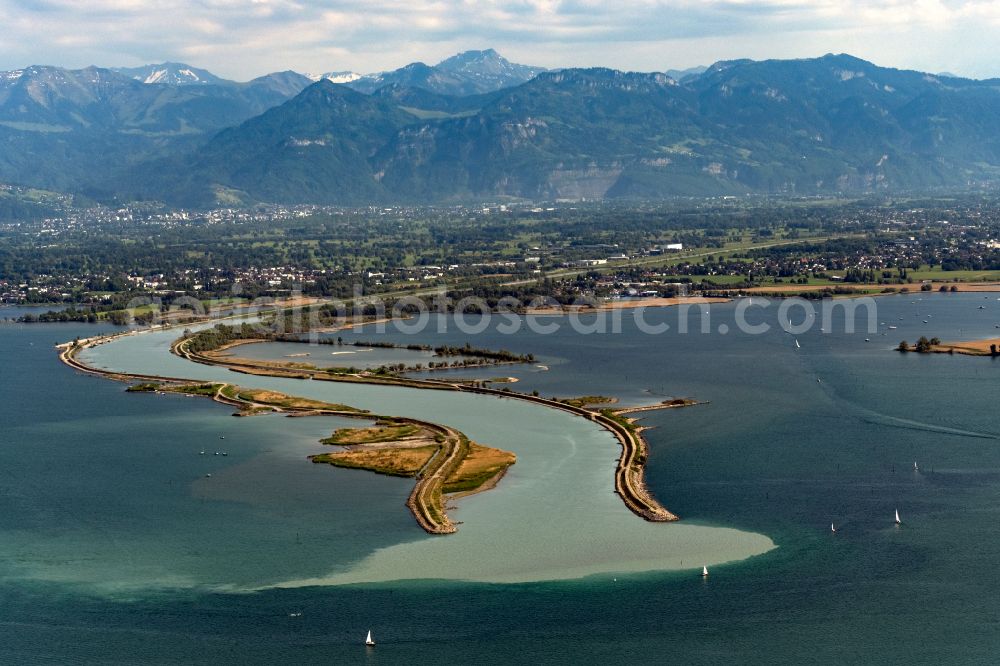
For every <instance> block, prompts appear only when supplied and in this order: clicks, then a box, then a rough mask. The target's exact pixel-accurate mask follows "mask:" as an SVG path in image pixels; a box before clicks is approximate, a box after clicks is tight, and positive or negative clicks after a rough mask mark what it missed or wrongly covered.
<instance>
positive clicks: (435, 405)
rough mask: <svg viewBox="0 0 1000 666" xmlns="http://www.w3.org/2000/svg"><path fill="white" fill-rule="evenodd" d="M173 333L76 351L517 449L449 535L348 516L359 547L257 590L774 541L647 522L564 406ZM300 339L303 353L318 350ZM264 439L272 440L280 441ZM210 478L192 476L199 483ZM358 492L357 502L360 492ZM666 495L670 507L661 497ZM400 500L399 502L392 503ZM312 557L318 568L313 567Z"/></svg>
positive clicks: (570, 569) (343, 509)
mask: <svg viewBox="0 0 1000 666" xmlns="http://www.w3.org/2000/svg"><path fill="white" fill-rule="evenodd" d="M176 336H177V332H176V331H157V332H150V333H143V334H141V335H134V336H125V337H122V338H119V339H117V340H115V341H113V342H110V343H107V344H104V345H101V346H98V347H95V348H92V349H88V350H85V351H84V352H82V353H81V360H83V361H85V362H87V363H89V364H92V365H93V366H94V367H100V368H104V369H109V370H114V371H118V372H128V373H133V374H146V375H165V376H174V377H185V378H190V379H196V380H199V381H225V382H233V381H234V379H235V380H236V381H239V382H241V383H244V384H247V385H248V386H249V385H252V386H253V387H256V388H263V389H267V390H273V391H279V392H283V393H286V394H289V395H297V396H302V397H308V398H313V399H317V400H324V401H329V402H339V403H342V404H349V405H351V406H355V407H359V408H362V409H369V410H371V411H376V410H377V412H378V413H383V414H386V413H387V414H392V415H394V416H408V417H412V418H420V419H426V420H429V421H434V422H437V423H443V424H446V425H449V426H451V427H455V428H458V429H460V430H462V431H463V432H465V433H466V434H467V435H468V436H469V437H470V438H472V439H473V440H475V441H478V442H482V443H484V444H487V445H490V446H496V447H499V448H503V449H505V450H509V451H512V452H513V453H515V454H516V455H517V458H518V463H517V464H516V465H514V466H513V467H512V468H510V470H509V471H508V473H507V475H506V476H505V477H504V479H503V480H502V482H501V483H500V484H499V485H498V487H497V488H495V489H493V490H490V491H488V492H486V493H483V494H482V495H478V496H474V497H467V498H462V499H460V500H457V501H455V502H454V503H453V504H454V506H453V508H452V509H451V511H450V513H451V514H452V515H453V517H454V519H455V520H456V521H460V522H461V528H460V530H459V533H458V534H455V535H451V536H448V537H444V538H442V537H423V538H419V537H418V538H412V534H411V535H407V538H405V539H403V540H402V541H401V542H398V543H390V544H386V543H385V539H384V538H378V537H377V536H376V535H375V534H374V533H376V532H378V531H379V529H380V528H379V526H378V525H377V524H372V525H370V526H365V525H357V526H355V527H354V529H355V533H356V545H361V546H362V548H361V549H362V550H363V549H364V544H366V543H369V544H370V546H368V551H369V552H368V554H367V555H365V556H364V557H361V558H359V559H356V560H354V561H353V562H351V563H344V562H330V564H329V568H328V569H327V571H325V572H322V573H320V574H319V575H317V574H316V573H307V572H296V571H294V569H290V570H288V571H286V572H285V575H283V576H274V577H271V578H270V579H269V580H267V581H266V582H263V585H261V584H256V585H252V586H250V587H252V588H254V589H256V588H260V587H267V586H307V585H333V584H346V583H359V582H365V583H373V582H385V581H391V580H400V579H436V580H456V581H475V582H487V583H513V582H529V581H545V580H566V579H573V578H581V577H586V576H592V575H600V574H619V573H628V572H649V571H670V570H683V569H691V570H695V569H698V570H700V568H701V567H702V566H703V565H706V564H708V565H715V564H720V563H724V562H731V561H737V560H742V559H746V558H748V557H753V556H755V555H760V554H762V553H765V552H767V551H769V550H771V549H772V548H774V547H775V546H774V543H773V542H772V541H771V540H770V539H768V538H767V537H765V536H763V535H760V534H754V533H751V532H744V531H740V530H736V529H731V528H725V527H713V526H706V525H694V524H685V523H684V522H681V523H678V524H671V525H664V524H656V523H649V522H646V521H644V520H642V519H641V518H639V517H637V516H635V515H633V514H631V513H630V512H629V511H628V510H627V509H626V508H625V507H624V506H623V504H622V502H621V500H620V499H619V498H618V497H617V496H616V495H615V493H614V492H613V488H614V486H613V481H614V479H613V475H614V467H615V460H616V458H617V456H618V454H619V444H618V442H617V441H616V440H615V439H614V437H613V436H611V434H610V433H608V432H606V431H604V430H602V429H600V428H598V427H596V426H595V425H594V424H592V423H589V422H587V421H586V420H584V419H581V418H578V417H575V416H573V415H570V414H567V413H563V412H560V411H558V410H553V409H550V408H546V407H544V406H540V405H535V404H527V403H523V402H520V401H517V400H512V399H506V398H497V397H493V396H479V395H469V394H453V393H446V392H440V391H420V390H414V389H406V388H399V387H387V386H368V385H346V384H338V383H335V382H319V381H308V380H307V381H302V380H296V379H287V378H277V377H263V376H254V377H245V376H242V375H234V373H232V372H229V371H227V370H225V369H223V368H217V367H210V366H204V365H198V364H194V363H190V362H187V361H185V360H183V359H180V358H178V357H175V356H172V355H170V354H169V345H170V343H171V341H172V340H173V339H175V338H176ZM297 348H302V349H306V350H307V351H309V352H310V353H311V350H314V349H316V347H315V346H312V347H310V346H306V345H301V346H299V347H297ZM319 348H320V349H322V350H325V349H327V347H326V346H319ZM123 399H128V398H127V397H126V398H123ZM220 409H222V408H220ZM269 418H270V417H269ZM273 446H274V448H275V449H280V448H281V447H282V443H281V442H280V441H278V442H274V445H273ZM303 465H307V463H306V462H303ZM328 471H332V470H328ZM341 473H343V471H341ZM346 473H347V474H354V475H355V476H356V477H357V476H362V475H364V473H362V472H351V471H347V472H346ZM338 476H339V475H331V477H330V482H331V483H335V482H336V478H337V477H338ZM365 480H366V479H361V480H358V479H357V478H355V479H352V482H353V483H356V484H361V483H363V482H364V481H365ZM215 481H216V479H215V478H213V479H200V480H198V481H197V484H198V485H199V486H205V485H209V484H211V483H213V482H215ZM356 501H363V494H362V496H360V497H358V498H356ZM664 503H666V504H667V505H668V506H669V498H666V499H665V501H664ZM338 508H339V509H340V510H339V511H338V512H336V513H332V514H331V515H330V517H329V520H334V521H350V520H351V518H352V516H353V515H354V512H353V511H352V507H351V506H350V503H348V504H346V505H345V504H343V503H342V505H341V506H340V507H338ZM397 511H399V512H401V513H402V512H404V511H405V510H404V509H403V507H402V506H400V508H399V509H398V510H397ZM310 568H312V569H313V570H314V571H315V566H313V567H310ZM302 574H306V575H302ZM240 578H242V577H234V579H233V580H231V581H219V580H216V581H214V584H219V583H222V586H223V587H227V586H232V587H233V588H234V589H235V588H242V587H245V586H246V580H245V579H243V580H240Z"/></svg>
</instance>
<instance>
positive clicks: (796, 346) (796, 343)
mask: <svg viewBox="0 0 1000 666" xmlns="http://www.w3.org/2000/svg"><path fill="white" fill-rule="evenodd" d="M795 348H796V349H802V345H800V344H799V341H798V340H797V339H796V340H795Z"/></svg>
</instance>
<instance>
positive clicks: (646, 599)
mask: <svg viewBox="0 0 1000 666" xmlns="http://www.w3.org/2000/svg"><path fill="white" fill-rule="evenodd" d="M915 300H916V297H911V298H889V299H883V300H881V301H880V302H879V317H878V318H879V320H884V321H887V322H890V323H893V325H898V326H899V328H898V329H897V330H896V331H893V332H891V334H890V335H886V336H881V335H878V334H876V335H867V334H855V335H844V334H841V333H833V334H829V335H826V334H822V333H820V332H818V331H814V332H810V333H806V334H801V335H798V336H797V337H798V339H799V341H800V343H801V348H800V349H798V350H796V349H795V347H794V344H793V341H792V339H791V337H790V336H788V335H787V334H785V333H782V332H780V331H772V332H771V333H769V334H767V335H763V336H741V335H739V334H729V335H724V336H723V335H719V334H718V333H717V332H713V333H711V334H704V335H703V334H700V333H698V334H688V335H686V336H681V335H673V334H667V335H664V336H659V337H656V338H650V337H648V336H643V335H639V334H637V333H635V332H634V331H629V330H627V329H626V331H625V332H623V333H622V334H620V335H615V336H611V335H605V336H601V335H578V334H572V333H564V334H558V335H552V336H538V335H533V334H527V333H522V334H519V335H516V336H512V337H511V336H499V335H496V334H494V333H491V332H489V331H487V332H484V333H482V334H480V335H479V336H477V337H475V338H472V340H473V341H474V342H476V343H477V344H481V345H482V346H494V345H495V344H496V343H502V344H499V346H504V347H507V348H510V349H513V350H515V351H523V352H533V353H535V354H536V355H538V356H539V357H540V363H542V364H546V365H548V366H549V368H550V370H549V371H547V372H546V371H541V370H539V369H537V368H528V367H524V368H521V369H520V370H512V371H510V372H509V373H508V372H507V371H506V370H505V371H504V374H514V375H517V376H519V377H520V378H521V380H522V384H521V385H520V386H519V388H525V389H529V390H530V389H537V390H539V391H541V392H542V393H543V394H549V393H554V394H559V395H570V394H576V393H581V392H584V391H581V390H580V386H581V384H585V386H586V391H585V392H587V393H592V392H606V393H610V394H613V395H620V396H621V397H622V398H623V399H624V400H626V401H635V402H640V401H647V400H649V399H650V398H651V397H654V398H655V397H658V396H660V395H693V396H695V397H698V398H700V399H703V400H709V401H711V404H709V405H703V406H700V407H696V408H690V409H685V410H679V411H672V412H662V413H656V414H654V415H650V416H648V417H647V418H646V419H645V422H646V423H647V424H648V425H653V426H656V427H655V429H654V430H652V431H650V432H649V433H648V434H649V438H650V440H651V443H652V446H653V451H652V457H651V459H650V467H649V483H650V486H651V488H652V489H653V491H654V492H656V493H657V494H658V495H659V496H661V497H663V498H664V499H665V501H666V504H667V505H668V506H669V507H670V508H671V509H672V510H674V511H676V512H678V513H680V514H681V515H682V516H683V517H684V518H685V522H686V523H688V524H695V525H709V526H726V527H732V528H736V529H739V530H742V531H744V532H749V533H758V534H763V535H766V536H767V537H769V538H771V539H773V540H774V542H775V543H776V544H777V545H778V546H779V547H778V548H777V549H775V550H772V551H770V552H768V553H766V554H764V555H762V556H759V557H756V558H752V559H749V560H745V561H742V562H738V563H734V564H730V565H726V566H722V567H713V572H712V575H711V576H710V578H709V580H708V581H707V582H703V581H702V580H700V577H698V576H692V575H691V572H690V570H683V571H677V572H669V571H667V572H660V573H645V574H630V575H624V576H621V575H619V576H609V575H602V576H597V577H591V578H585V579H581V580H566V581H550V582H531V583H520V584H509V583H507V584H484V583H476V582H444V581H422V582H403V583H400V582H383V583H376V584H366V585H354V586H333V587H309V588H296V589H270V590H264V591H261V592H255V593H241V594H230V593H219V592H209V591H203V590H200V589H197V588H195V589H184V588H183V587H182V588H180V589H177V588H162V587H160V588H158V589H149V588H148V587H144V586H143V585H142V581H143V580H148V579H155V578H156V577H157V576H163V575H165V572H168V573H171V575H173V576H175V577H177V580H176V581H175V583H177V584H185V583H190V582H191V581H193V580H194V581H197V580H200V581H215V582H218V583H223V582H224V581H226V580H230V581H231V580H232V579H233V578H234V576H236V574H237V573H239V576H242V577H243V579H244V580H253V579H261V578H268V577H270V578H272V579H277V578H281V574H282V573H284V572H287V571H288V570H299V571H305V572H306V573H305V575H303V576H302V577H304V578H308V577H311V576H315V577H324V576H327V575H329V574H330V573H331V571H330V565H329V563H330V562H331V561H334V560H336V561H337V562H340V563H343V567H342V569H341V570H342V571H350V570H352V568H356V567H358V566H359V563H362V562H364V561H365V559H366V558H368V557H370V556H371V553H372V548H373V546H374V547H375V548H376V549H377V548H383V547H385V548H389V549H392V548H397V547H400V546H401V545H402V547H406V546H407V545H411V546H412V545H419V544H421V543H423V542H425V541H426V540H427V538H426V537H425V536H424V535H423V534H422V533H421V532H420V531H419V530H417V529H416V528H415V527H414V526H413V525H412V519H411V518H410V517H409V515H407V514H406V512H405V510H403V509H402V507H401V502H402V499H403V498H405V494H406V492H407V490H408V487H409V486H408V483H407V482H405V481H399V480H393V479H382V480H381V482H384V483H380V482H378V481H374V482H373V479H374V477H371V476H368V475H351V474H350V473H349V472H347V471H344V470H333V469H329V468H326V469H315V470H314V469H313V467H312V466H309V465H308V464H306V463H303V462H302V457H303V456H304V455H305V454H306V453H308V452H311V451H312V450H314V446H315V445H314V443H313V442H314V440H315V437H316V436H317V434H319V431H322V430H324V429H325V426H324V427H322V428H321V427H319V426H317V425H311V424H310V423H309V421H311V420H310V419H299V420H295V419H280V418H278V419H272V418H271V417H267V418H265V419H259V420H258V419H245V420H240V419H231V418H230V417H228V416H227V415H226V414H227V412H226V411H225V410H224V409H222V408H221V407H218V406H216V405H212V404H210V403H208V402H206V401H201V400H196V399H185V398H165V397H157V396H126V395H124V394H122V392H121V388H122V387H121V386H120V385H116V384H114V383H112V382H107V381H103V380H95V379H91V378H87V377H82V376H78V375H76V374H74V373H72V372H69V371H68V370H67V369H65V368H63V367H61V366H60V365H59V364H58V362H57V361H56V360H55V357H54V355H53V354H52V352H51V348H50V345H51V344H52V343H53V342H55V341H58V340H62V339H67V338H71V337H73V336H74V335H77V334H86V333H87V332H89V331H92V330H94V329H93V328H91V327H86V326H77V327H74V326H69V325H67V326H38V327H12V326H7V327H0V350H2V352H3V356H2V358H3V359H4V365H3V367H2V370H0V372H2V379H3V381H2V382H0V399H2V404H3V405H4V408H5V411H4V417H5V422H4V428H3V435H2V438H0V509H2V510H0V553H2V554H0V576H2V581H0V601H2V603H0V662H4V663H7V662H10V663H21V662H25V661H42V660H45V659H49V660H52V661H57V662H68V661H72V662H75V663H88V662H92V663H109V662H115V661H120V662H127V663H135V662H137V661H139V662H141V661H156V662H158V663H165V662H184V663H227V662H233V663H286V662H287V663H312V662H316V663H320V662H323V663H330V662H334V663H361V662H364V663H378V662H384V663H413V662H415V661H426V660H430V659H445V660H451V661H453V662H458V663H566V662H578V663H605V662H608V661H615V662H617V661H626V660H628V661H633V662H639V663H662V662H663V661H664V660H670V661H677V662H680V663H709V662H712V663H720V662H722V663H747V662H751V663H759V662H770V663H810V662H814V663H844V662H865V663H941V662H942V661H944V662H948V663H991V662H992V661H993V655H994V654H995V652H996V650H997V649H998V647H1000V645H998V643H1000V640H998V639H997V636H998V633H997V627H996V622H997V618H998V617H1000V601H997V599H1000V595H998V594H997V593H998V592H1000V581H998V578H997V575H996V573H995V572H996V571H997V570H998V569H997V566H996V565H997V558H998V556H997V554H996V552H997V546H998V545H1000V530H998V523H997V520H996V515H995V514H996V511H997V510H996V507H997V506H998V505H1000V502H998V500H1000V488H998V480H1000V475H998V472H1000V451H998V447H997V444H998V434H1000V421H998V420H997V417H996V409H995V402H996V395H997V393H996V386H997V377H996V372H997V371H998V369H1000V366H998V365H997V363H996V362H995V361H991V360H989V359H977V358H964V357H946V356H933V357H922V356H921V357H918V356H913V355H910V356H902V355H898V354H895V353H891V352H889V351H888V350H889V348H890V347H893V346H895V344H896V343H898V341H899V339H900V338H904V337H905V338H907V339H911V340H912V339H915V337H916V336H917V335H919V334H921V333H922V332H924V331H925V330H927V332H928V333H929V334H933V335H938V336H940V337H942V338H945V339H950V338H957V337H967V338H975V337H986V336H989V335H994V334H995V333H994V331H995V330H996V329H994V326H995V325H996V324H997V323H1000V321H995V320H996V319H998V314H997V311H991V309H990V308H995V307H996V301H995V300H994V299H990V300H989V301H987V300H986V299H983V298H982V297H981V296H975V295H945V296H938V295H932V296H928V297H924V298H923V300H920V301H917V302H916V303H914V302H912V301H915ZM980 304H986V305H987V308H988V309H987V310H978V306H979V305H980ZM733 308H734V306H731V305H723V306H713V308H712V316H711V320H712V330H713V331H714V330H715V327H716V326H717V325H718V323H723V322H727V321H729V322H730V323H731V317H732V313H733ZM928 314H931V315H932V317H931V319H930V321H932V322H933V325H932V324H923V323H922V322H923V320H924V319H925V318H926V315H928ZM917 315H920V316H917ZM657 316H661V317H662V318H663V319H664V320H666V321H672V319H671V317H673V316H674V315H672V314H671V313H670V312H669V311H661V312H660V314H659V315H657ZM694 316H697V315H692V317H694ZM901 316H902V317H904V319H903V320H902V321H901V320H899V317H901ZM649 318H650V319H651V320H652V319H654V318H655V317H654V315H653V314H652V313H650V314H649ZM761 319H762V320H766V319H767V318H766V316H763V317H761ZM911 320H912V321H911ZM699 321H700V320H699ZM692 328H697V327H695V326H692ZM835 330H836V329H835ZM359 335H361V337H363V338H364V339H368V337H370V335H369V334H368V333H363V334H359ZM865 337H870V338H871V339H872V342H870V343H865V342H864V338H865ZM466 339H469V337H468V336H466V335H464V334H461V333H460V332H454V331H451V332H448V333H445V334H441V335H435V336H434V337H433V340H428V341H432V342H433V341H438V340H440V341H442V342H464V341H465V340H466ZM186 374H188V375H190V374H191V373H190V372H188V373H186ZM474 374H475V373H474ZM817 380H819V381H817ZM375 402H377V399H375ZM442 409H444V408H442ZM220 410H221V411H220ZM465 411H467V410H464V409H462V408H460V407H458V408H456V409H454V410H453V416H454V417H455V418H454V419H453V421H454V420H458V419H459V418H460V417H463V413H464V412H465ZM441 416H447V414H444V413H442V414H441ZM465 418H466V419H467V420H469V421H470V423H469V424H468V425H470V426H474V424H473V423H471V422H472V421H474V419H472V418H471V417H469V416H468V415H466V416H465ZM442 420H446V419H442ZM571 421H572V420H571ZM144 423H145V424H146V425H144ZM163 424H170V429H169V430H164V428H163V427H162V425H163ZM244 424H246V425H244ZM222 428H245V431H241V432H240V435H239V437H234V436H230V435H227V439H226V440H225V441H224V442H223V441H222V440H218V439H217V437H218V434H219V433H220V432H221V430H220V429H222ZM292 428H294V429H295V430H292ZM298 428H302V429H303V430H302V431H301V432H299V431H298V430H297V429H298ZM470 429H472V428H471V427H470ZM277 434H280V435H281V436H282V437H285V438H289V439H290V440H292V441H294V442H298V443H297V444H295V445H294V448H293V449H292V450H290V451H284V450H280V451H275V450H274V447H273V441H274V437H275V435H277ZM477 436H478V435H477ZM203 443H204V444H206V445H207V446H208V447H209V450H213V451H214V449H215V448H216V447H217V446H221V445H223V444H225V446H226V447H227V448H228V449H229V450H228V453H229V456H228V457H227V458H226V461H225V462H221V461H220V462H219V463H218V464H219V465H220V467H222V468H228V467H230V466H232V468H233V471H226V470H225V469H221V470H220V469H215V470H213V477H212V479H210V480H208V479H205V477H204V476H203V474H204V473H205V470H206V469H207V466H210V465H215V464H217V461H216V460H215V457H214V456H211V457H210V458H209V459H205V458H202V457H201V456H199V455H198V450H195V449H196V448H197V447H199V446H201V445H202V444H203ZM191 445H195V446H193V447H192V446H191ZM174 448H175V449H177V450H176V451H175V452H174V453H172V454H170V455H168V454H167V451H168V450H172V449H174ZM606 457H607V458H608V460H607V462H608V464H609V465H610V464H612V463H613V461H612V458H613V457H614V456H613V454H612V455H610V456H606ZM914 460H917V461H919V464H920V471H919V472H916V473H915V472H914V471H913V469H912V463H913V461H914ZM303 464H305V468H303V467H302V465H303ZM519 464H520V463H519ZM515 469H516V467H515ZM282 470H284V471H282ZM314 472H315V474H314ZM341 472H344V474H343V475H341V474H339V473H341ZM511 480H512V481H516V479H514V478H513V477H512V479H511ZM207 481H211V482H215V481H224V482H225V483H219V484H217V485H213V484H209V483H206V482H207ZM206 493H208V494H206ZM486 497H487V495H484V496H482V498H480V499H483V500H485V499H486ZM609 506H610V505H609ZM896 507H898V508H899V509H900V511H901V513H902V515H903V519H904V526H903V527H902V528H901V529H897V528H895V527H893V526H892V524H891V518H892V510H893V509H894V508H896ZM472 509H474V507H473V506H471V505H470V506H463V508H461V509H460V510H459V512H458V514H457V515H459V516H460V519H464V520H467V524H466V525H463V526H462V527H463V529H465V528H469V527H471V526H472V522H473V521H472V519H471V518H468V517H466V516H467V514H466V515H463V514H464V513H466V512H470V513H474V511H471V510H472ZM831 520H835V521H836V522H837V524H838V526H839V528H840V529H839V531H838V533H837V534H836V535H831V534H830V533H829V522H830V521H831ZM291 525H296V526H297V529H296V530H295V531H296V533H291V527H290V526H291ZM304 525H308V526H309V527H308V529H304V528H303V527H302V526H304ZM204 526H207V527H204ZM579 527H580V531H581V532H585V531H586V530H587V528H588V526H587V525H586V524H583V525H580V526H579ZM102 541H103V542H105V543H104V544H103V546H102V549H101V550H100V551H98V552H97V553H96V554H88V555H87V556H86V557H83V556H80V557H79V558H78V560H76V561H73V560H72V557H73V553H83V552H88V553H92V551H88V550H87V549H91V548H93V546H94V544H95V543H100V542H102ZM379 543H381V545H379ZM82 546H86V548H82ZM620 547H621V548H622V549H625V548H627V544H621V546H620ZM151 549H160V552H161V553H162V555H161V557H160V559H161V560H163V564H164V566H162V567H159V568H157V567H155V566H152V565H151V564H150V558H148V557H146V556H145V554H146V553H147V552H148V551H150V550H151ZM250 549H253V550H254V551H255V552H253V553H252V552H250ZM258 549H260V551H259V552H256V551H257V550H258ZM571 556H572V553H567V559H569V558H570V557H571ZM269 563H276V564H269ZM167 564H169V566H166V565H167ZM112 565H113V566H112ZM334 568H336V566H335V567H334ZM65 570H70V571H74V572H77V571H82V572H92V573H90V574H88V575H89V577H90V578H97V577H98V576H101V579H102V580H105V581H112V584H108V585H104V586H103V587H102V586H101V585H97V586H95V585H94V581H93V580H88V581H84V583H85V584H82V585H81V583H79V582H72V581H68V580H66V576H58V575H56V574H57V573H58V572H59V571H65ZM109 571H110V572H111V575H109V573H108V572H109ZM240 572H242V573H240ZM77 576H78V577H79V578H85V577H84V576H79V575H77ZM615 578H617V580H615ZM98 582H100V581H98ZM298 612H301V613H302V615H301V616H299V617H294V618H293V617H289V613H298ZM369 625H371V626H372V628H373V629H374V630H375V634H376V638H377V639H379V641H380V645H379V647H378V648H376V651H375V652H374V653H366V652H365V651H364V648H363V647H360V646H359V639H360V638H361V637H363V635H364V631H365V630H366V629H367V628H368V626H369Z"/></svg>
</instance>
